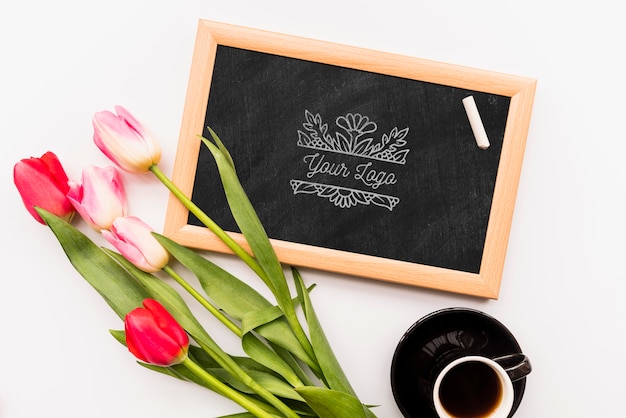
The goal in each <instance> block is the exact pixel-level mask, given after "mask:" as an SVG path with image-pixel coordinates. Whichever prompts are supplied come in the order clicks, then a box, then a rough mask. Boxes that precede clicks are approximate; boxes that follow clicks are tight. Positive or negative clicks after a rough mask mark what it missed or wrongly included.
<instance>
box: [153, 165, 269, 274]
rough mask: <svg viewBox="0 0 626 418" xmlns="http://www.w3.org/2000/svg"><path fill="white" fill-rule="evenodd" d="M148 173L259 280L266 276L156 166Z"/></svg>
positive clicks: (253, 260)
mask: <svg viewBox="0 0 626 418" xmlns="http://www.w3.org/2000/svg"><path fill="white" fill-rule="evenodd" d="M150 171H151V172H152V173H153V174H154V175H155V176H156V177H157V178H158V179H159V180H160V181H161V183H163V184H164V185H165V187H167V189H168V190H169V191H170V192H171V193H172V194H173V195H174V196H176V198H177V199H178V200H179V201H180V203H182V204H183V206H185V208H187V210H189V212H191V213H193V214H194V216H195V217H196V218H198V220H199V221H200V222H202V224H203V225H205V226H206V227H207V228H208V229H209V230H211V232H213V233H214V234H215V235H217V237H218V238H219V239H220V240H222V242H224V244H226V245H227V246H228V248H230V250H231V251H232V252H233V253H235V255H237V256H238V257H239V258H241V259H242V260H243V262H244V263H246V264H247V265H248V266H250V268H251V269H252V270H254V272H255V273H257V274H258V275H259V276H260V277H261V278H264V277H266V276H267V274H266V273H265V270H263V268H262V267H261V266H260V265H259V263H258V262H257V261H256V260H255V259H254V257H252V256H251V255H250V254H249V253H248V252H247V251H246V250H245V249H244V248H243V247H242V246H241V245H239V244H238V243H237V241H235V240H234V239H233V238H232V237H231V236H230V235H228V234H227V233H226V231H224V230H223V229H222V228H221V227H220V226H219V225H218V224H216V223H215V221H214V220H213V219H211V218H210V217H209V216H207V214H206V213H204V212H203V211H202V209H200V208H199V207H198V206H197V205H196V204H195V203H193V201H191V199H189V198H188V197H187V196H185V194H184V193H183V192H182V191H181V190H180V189H179V188H178V186H176V185H175V184H174V183H173V182H172V181H171V180H170V179H169V178H168V177H167V176H166V175H165V174H164V173H163V172H162V171H161V169H160V168H159V166H158V165H156V164H153V165H152V166H150Z"/></svg>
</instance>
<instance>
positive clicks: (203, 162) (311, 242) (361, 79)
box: [165, 21, 535, 298]
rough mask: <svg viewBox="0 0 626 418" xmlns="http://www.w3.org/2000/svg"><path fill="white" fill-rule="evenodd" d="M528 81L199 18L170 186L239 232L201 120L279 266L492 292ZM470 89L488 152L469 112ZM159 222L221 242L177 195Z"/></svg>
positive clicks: (178, 234) (530, 89)
mask: <svg viewBox="0 0 626 418" xmlns="http://www.w3.org/2000/svg"><path fill="white" fill-rule="evenodd" d="M381 64H382V65H381ZM534 86H535V82H534V80H530V79H525V78H519V77H513V76H508V75H500V74H494V73H488V72H482V71H479V70H471V69H466V68H462V67H454V66H449V65H446V64H439V63H432V62H428V61H423V60H416V59H411V58H406V57H398V56H394V55H389V54H384V53H377V52H373V51H366V50H360V49H355V48H351V47H345V46H339V45H333V44H327V43H321V42H319V41H312V40H305V39H301V38H294V37H288V36H285V35H277V34H272V33H267V32H261V31H254V30H251V29H245V28H239V27H232V26H229V25H223V24H218V23H215V22H207V21H201V22H200V26H199V31H198V39H197V41H196V51H195V55H194V63H193V65H192V76H191V77H190V86H189V93H188V100H187V103H186V108H185V120H184V121H183V129H182V132H181V138H180V144H179V154H178V156H177V159H176V167H175V172H174V181H175V182H177V184H179V185H180V184H182V185H183V188H186V189H187V191H188V192H189V194H190V195H191V196H192V199H193V200H194V202H195V203H196V204H197V205H198V206H200V207H201V208H202V209H203V210H204V211H205V212H206V213H208V214H209V215H210V216H211V218H213V219H214V220H215V221H216V222H217V223H218V224H219V225H220V226H222V228H224V229H225V230H227V231H232V233H233V236H237V235H238V234H237V232H238V229H237V226H236V224H235V223H234V221H233V219H232V217H231V215H230V213H229V210H228V205H227V203H226V199H225V196H224V193H223V191H222V187H221V183H220V180H219V175H218V174H217V168H216V166H215V163H214V161H213V158H212V156H211V155H210V153H209V152H208V150H207V149H205V148H204V147H200V146H199V145H198V142H199V141H198V139H197V138H196V136H197V135H198V134H202V135H204V136H205V137H210V135H209V133H208V130H207V128H206V127H207V126H210V127H211V128H212V129H213V130H214V131H215V132H217V134H218V135H219V136H220V138H221V139H222V141H223V142H224V144H225V145H226V147H227V148H228V149H229V151H230V153H231V155H232V156H233V159H234V162H235V166H236V169H237V173H238V175H239V178H240V180H241V182H242V185H243V186H244V189H245V190H246V192H247V194H248V195H249V197H250V200H251V202H252V203H253V205H254V206H255V208H256V210H257V212H258V214H259V217H260V218H261V221H262V222H263V224H264V226H265V228H266V230H267V232H268V235H269V236H270V237H271V238H272V239H273V241H274V243H275V247H276V249H277V253H278V255H279V258H281V261H283V262H285V263H289V264H294V265H299V266H307V267H314V268H319V269H324V270H332V271H338V272H342V273H347V274H354V275H357V276H363V277H369V278H375V279H380V280H388V281H395V282H400V283H405V284H412V285H416V286H425V287H431V288H437V289H441V290H447V291H454V292H459V293H466V294H473V295H477V296H485V297H491V298H495V297H497V292H498V289H499V283H500V276H501V271H502V265H503V261H504V254H505V252H506V242H507V238H508V233H509V229H510V220H511V217H512V208H513V203H514V199H515V192H516V190H515V189H516V186H517V181H518V178H519V171H520V168H521V156H522V154H523V147H524V143H525V139H526V134H527V127H528V123H529V118H530V107H531V104H532V97H533V93H534ZM468 96H472V98H473V99H474V101H475V103H476V106H477V108H478V109H479V110H480V117H481V121H482V124H483V126H484V129H485V132H486V133H487V136H488V138H489V142H490V144H489V147H488V148H486V149H483V148H479V147H478V146H477V142H476V140H475V135H474V132H473V130H472V127H471V126H470V122H469V121H468V113H466V110H465V108H464V106H463V102H462V101H463V99H464V98H466V97H468ZM165 229H166V231H165V233H166V234H167V235H170V236H172V237H173V238H174V239H177V240H178V241H179V242H182V243H184V244H187V245H192V246H196V247H199V248H206V249H214V250H219V251H224V250H225V249H224V248H223V247H221V246H220V244H219V243H216V242H213V241H214V240H212V239H211V237H210V233H208V231H206V230H204V228H202V226H201V223H200V222H198V220H197V219H195V217H194V216H193V215H191V214H189V213H188V212H186V211H184V210H181V208H180V206H178V205H177V204H176V202H175V201H173V200H172V201H171V202H170V207H169V208H168V219H167V222H166V228H165Z"/></svg>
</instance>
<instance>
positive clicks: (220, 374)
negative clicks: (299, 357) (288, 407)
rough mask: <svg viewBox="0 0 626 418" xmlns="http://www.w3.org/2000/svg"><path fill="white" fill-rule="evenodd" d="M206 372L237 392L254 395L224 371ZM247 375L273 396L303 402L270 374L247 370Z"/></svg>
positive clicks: (282, 382)
mask: <svg viewBox="0 0 626 418" xmlns="http://www.w3.org/2000/svg"><path fill="white" fill-rule="evenodd" d="M207 371H208V372H209V373H211V374H212V375H213V376H215V377H217V378H218V379H220V380H221V381H223V382H225V383H227V384H229V385H230V386H232V387H233V388H235V389H236V390H238V391H239V392H243V393H248V394H254V392H253V391H252V390H251V389H250V388H249V387H247V386H246V385H243V384H242V383H241V382H239V381H238V380H236V379H233V378H232V376H230V375H229V374H228V373H226V372H224V369H210V370H207ZM248 373H249V374H250V376H251V377H252V378H253V379H254V380H255V381H257V382H258V383H259V384H260V385H262V386H263V387H264V388H265V389H267V390H269V391H270V392H271V393H273V394H274V395H276V396H278V397H280V398H285V399H292V400H296V401H302V402H304V399H302V397H301V396H300V395H299V394H298V393H297V392H296V391H295V390H294V389H293V387H291V386H290V385H289V384H287V383H285V381H284V380H282V379H279V378H277V377H276V376H274V375H272V374H268V373H264V372H259V371H256V370H248Z"/></svg>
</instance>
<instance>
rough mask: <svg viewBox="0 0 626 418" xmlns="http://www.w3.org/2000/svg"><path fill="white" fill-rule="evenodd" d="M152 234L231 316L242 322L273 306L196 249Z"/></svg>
mask: <svg viewBox="0 0 626 418" xmlns="http://www.w3.org/2000/svg"><path fill="white" fill-rule="evenodd" d="M153 235H154V237H155V238H156V239H157V240H158V241H159V243H161V245H163V247H164V248H165V249H166V250H167V251H168V252H169V253H170V254H171V255H172V257H174V258H175V259H176V260H178V262H180V263H181V264H182V265H183V266H185V267H186V268H188V269H189V270H190V271H191V272H193V273H194V275H195V276H196V277H197V278H198V281H199V282H200V285H201V286H202V288H203V289H204V292H205V293H206V295H207V296H208V297H209V298H210V299H211V300H212V301H213V302H214V303H215V304H216V305H217V306H219V308H220V309H221V310H223V311H224V312H226V313H227V314H228V315H229V316H231V317H232V318H235V319H237V320H240V321H241V319H242V318H243V317H244V315H245V314H247V313H248V312H253V311H258V310H260V309H264V308H271V307H272V306H273V304H272V303H270V302H269V301H268V300H267V299H265V297H263V296H262V295H261V294H260V293H259V292H257V291H256V290H255V289H254V288H252V287H251V286H249V285H248V284H246V283H244V282H243V281H241V280H239V279H238V278H237V277H235V276H233V275H232V274H230V273H229V272H228V271H226V270H224V269H222V268H221V267H219V266H218V265H216V264H215V263H213V262H211V261H210V260H208V259H206V258H204V257H202V256H200V255H199V254H198V253H197V252H196V251H194V250H191V249H189V248H187V247H184V246H182V245H180V244H178V243H177V242H175V241H173V240H171V239H169V238H167V237H165V236H163V235H159V234H156V233H155V234H153Z"/></svg>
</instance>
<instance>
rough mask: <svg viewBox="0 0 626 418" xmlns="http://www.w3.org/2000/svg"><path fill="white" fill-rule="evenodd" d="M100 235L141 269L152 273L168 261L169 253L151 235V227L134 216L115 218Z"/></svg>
mask: <svg viewBox="0 0 626 418" xmlns="http://www.w3.org/2000/svg"><path fill="white" fill-rule="evenodd" d="M102 235H103V236H104V238H106V240H107V241H109V243H111V245H113V246H114V247H115V248H116V249H117V250H118V251H119V252H120V254H122V255H123V256H124V257H125V258H126V259H127V260H128V261H130V262H131V263H133V264H134V265H135V266H137V267H138V268H140V269H141V270H143V271H145V272H148V273H153V272H155V271H159V270H161V269H162V268H163V267H165V266H166V265H167V263H168V262H169V254H168V252H167V251H166V250H165V248H163V246H162V245H161V244H160V243H159V241H157V240H156V238H154V236H153V235H152V229H151V228H150V227H149V226H148V225H147V224H146V223H145V222H143V221H142V220H141V219H139V218H137V217H134V216H127V217H125V218H117V219H116V220H115V221H114V222H113V225H111V229H110V230H109V231H102Z"/></svg>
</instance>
